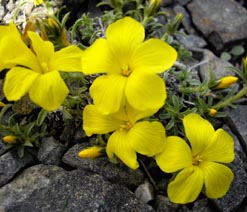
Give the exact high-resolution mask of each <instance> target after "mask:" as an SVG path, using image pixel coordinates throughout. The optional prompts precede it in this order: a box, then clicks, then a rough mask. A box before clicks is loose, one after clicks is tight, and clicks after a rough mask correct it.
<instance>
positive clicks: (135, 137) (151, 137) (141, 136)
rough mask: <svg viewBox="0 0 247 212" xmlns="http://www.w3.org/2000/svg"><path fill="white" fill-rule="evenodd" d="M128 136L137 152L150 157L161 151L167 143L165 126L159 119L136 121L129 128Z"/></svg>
mask: <svg viewBox="0 0 247 212" xmlns="http://www.w3.org/2000/svg"><path fill="white" fill-rule="evenodd" d="M127 138H128V142H130V145H131V147H132V148H133V149H134V150H135V151H136V152H138V153H140V154H143V155H147V156H149V157H152V156H154V155H156V154H158V153H160V152H161V151H162V150H163V149H164V147H165V143H166V137H165V128H164V127H163V125H162V124H161V123H160V122H157V121H154V122H148V121H142V122H138V123H136V124H135V125H134V126H133V127H132V128H131V129H130V130H129V132H128V137H127Z"/></svg>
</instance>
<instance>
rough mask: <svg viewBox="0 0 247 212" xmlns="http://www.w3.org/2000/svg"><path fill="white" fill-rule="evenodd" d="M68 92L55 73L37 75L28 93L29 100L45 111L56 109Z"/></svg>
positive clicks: (58, 75)
mask: <svg viewBox="0 0 247 212" xmlns="http://www.w3.org/2000/svg"><path fill="white" fill-rule="evenodd" d="M68 93H69V90H68V88H67V86H66V84H65V83H64V81H63V79H62V78H61V76H60V74H59V73H58V72H57V71H52V72H49V73H46V74H42V75H39V77H38V78H37V79H36V80H35V83H34V84H33V86H32V87H31V89H30V91H29V95H30V98H31V100H32V101H33V102H34V103H36V104H37V105H39V106H41V107H42V108H44V109H45V110H48V111H52V110H56V109H58V108H59V107H60V106H61V104H62V103H63V102H64V99H65V98H66V96H67V95H68Z"/></svg>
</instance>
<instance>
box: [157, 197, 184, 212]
mask: <svg viewBox="0 0 247 212" xmlns="http://www.w3.org/2000/svg"><path fill="white" fill-rule="evenodd" d="M155 205H156V207H155V208H156V211H157V212H177V211H180V208H181V205H179V204H175V203H172V202H170V200H169V199H168V197H166V196H164V195H163V196H162V195H157V197H156V198H155Z"/></svg>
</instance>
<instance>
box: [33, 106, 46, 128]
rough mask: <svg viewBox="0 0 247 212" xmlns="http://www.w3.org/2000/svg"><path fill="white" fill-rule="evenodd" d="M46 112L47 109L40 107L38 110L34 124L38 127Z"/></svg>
mask: <svg viewBox="0 0 247 212" xmlns="http://www.w3.org/2000/svg"><path fill="white" fill-rule="evenodd" d="M47 114H48V111H46V110H44V109H42V110H41V111H40V112H39V115H38V117H37V120H36V125H37V126H38V127H39V126H41V125H42V124H43V122H44V120H45V118H46V116H47Z"/></svg>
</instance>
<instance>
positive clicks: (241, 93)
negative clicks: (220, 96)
mask: <svg viewBox="0 0 247 212" xmlns="http://www.w3.org/2000/svg"><path fill="white" fill-rule="evenodd" d="M246 93H247V85H245V86H244V87H243V88H242V90H240V91H239V92H238V93H237V94H236V95H234V96H232V97H231V98H229V99H226V100H225V101H223V102H220V103H218V104H216V105H215V106H213V107H212V108H214V109H216V110H219V109H221V108H223V107H226V106H228V105H229V104H231V103H233V102H235V101H237V100H238V99H240V98H241V97H243V96H244V95H245V94H246Z"/></svg>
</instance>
